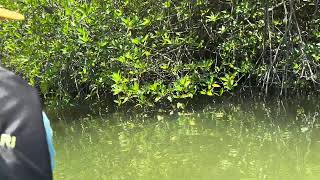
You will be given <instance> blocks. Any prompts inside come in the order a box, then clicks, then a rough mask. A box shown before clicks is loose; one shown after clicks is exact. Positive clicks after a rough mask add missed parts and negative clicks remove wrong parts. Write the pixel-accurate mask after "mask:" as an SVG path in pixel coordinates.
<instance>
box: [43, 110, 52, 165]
mask: <svg viewBox="0 0 320 180" xmlns="http://www.w3.org/2000/svg"><path fill="white" fill-rule="evenodd" d="M42 117H43V124H44V128H45V130H46V136H47V142H48V148H49V155H50V160H51V168H52V170H53V169H54V166H55V160H54V156H55V150H54V146H53V140H52V136H53V131H52V128H51V126H50V121H49V119H48V117H47V115H46V113H44V112H42Z"/></svg>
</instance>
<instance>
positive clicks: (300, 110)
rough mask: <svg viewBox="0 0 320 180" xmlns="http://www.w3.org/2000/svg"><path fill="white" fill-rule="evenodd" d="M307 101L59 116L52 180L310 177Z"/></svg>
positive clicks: (315, 162)
mask: <svg viewBox="0 0 320 180" xmlns="http://www.w3.org/2000/svg"><path fill="white" fill-rule="evenodd" d="M311 107H312V108H311ZM311 107H310V108H308V107H302V106H291V105H290V107H289V106H286V105H283V104H281V103H279V102H276V103H273V104H271V105H266V104H264V103H251V104H250V105H248V104H247V105H243V104H237V105H232V104H229V105H221V106H217V105H215V106H207V107H205V108H203V109H202V110H201V111H195V112H180V113H172V114H171V115H169V113H168V114H161V113H159V114H156V115H155V116H153V117H152V118H151V117H143V116H142V115H141V116H140V115H137V116H136V117H133V116H130V117H129V116H128V115H127V116H126V115H124V114H113V115H112V116H110V117H104V118H92V117H90V118H82V119H81V120H77V121H71V122H69V123H66V122H64V121H59V122H58V123H56V124H55V127H56V134H55V143H56V149H57V169H56V171H55V178H56V179H75V180H80V179H85V180H87V179H130V180H131V179H148V180H149V179H159V180H160V179H161V180H162V179H192V180H193V179H196V180H198V179H214V180H269V179H270V180H292V179H296V180H304V179H306V180H309V179H310V180H316V179H317V180H318V179H320V129H319V128H320V124H319V123H320V122H319V119H320V116H318V112H317V110H318V107H317V106H316V105H315V104H314V105H313V106H311ZM311 109H312V110H311Z"/></svg>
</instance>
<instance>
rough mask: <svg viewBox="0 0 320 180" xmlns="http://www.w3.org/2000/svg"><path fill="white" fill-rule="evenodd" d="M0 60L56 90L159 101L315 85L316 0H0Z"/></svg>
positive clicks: (68, 96)
mask: <svg viewBox="0 0 320 180" xmlns="http://www.w3.org/2000/svg"><path fill="white" fill-rule="evenodd" d="M1 3H2V4H1V5H3V6H5V7H6V8H9V9H19V11H20V12H22V13H24V14H25V15H26V18H27V20H26V21H24V22H12V23H1V26H0V28H1V31H0V43H1V47H2V48H1V49H0V53H1V56H2V64H4V65H5V66H6V67H8V68H10V69H13V70H15V71H16V72H18V73H20V74H21V75H23V76H24V77H25V78H26V79H28V80H29V82H30V83H31V84H33V85H36V86H38V87H39V89H41V92H42V94H43V95H44V96H46V97H48V98H52V99H56V100H57V99H60V100H64V101H65V102H68V101H69V100H74V99H75V100H83V99H91V100H101V99H105V98H109V97H110V96H111V95H112V94H113V95H114V97H116V98H115V99H116V100H115V102H116V103H118V104H119V105H122V104H125V103H128V102H131V103H135V104H137V105H141V106H146V105H153V104H154V103H155V102H162V103H165V102H172V101H174V100H175V99H184V98H190V97H194V96H195V95H200V94H203V95H207V96H215V95H218V96H219V95H222V94H223V93H224V92H233V91H235V90H236V89H240V88H241V89H245V88H246V87H258V88H259V89H260V90H262V91H263V92H265V93H267V92H268V89H270V88H273V89H278V90H280V91H279V93H280V94H283V93H285V92H286V91H287V90H297V91H301V90H308V91H316V90H317V88H318V87H319V83H320V80H319V76H320V71H319V66H320V27H319V24H320V10H319V6H320V2H319V0H303V1H302V0H299V1H296V0H254V1H252V0H250V1H249V0H216V1H213V0H166V1H155V0H145V1H141V0H131V1H129V0H54V1H51V0H24V1H22V0H21V1H19V0H15V1H12V0H3V1H1Z"/></svg>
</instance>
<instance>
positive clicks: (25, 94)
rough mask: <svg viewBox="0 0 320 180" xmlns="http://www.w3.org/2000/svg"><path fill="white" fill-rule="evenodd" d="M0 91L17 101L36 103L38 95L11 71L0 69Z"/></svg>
mask: <svg viewBox="0 0 320 180" xmlns="http://www.w3.org/2000/svg"><path fill="white" fill-rule="evenodd" d="M0 91H1V92H3V93H4V92H5V94H7V95H10V96H11V97H15V98H17V99H28V101H31V100H35V101H38V93H37V91H36V89H35V88H33V87H31V86H30V85H29V84H28V82H26V81H25V80H23V79H22V78H21V77H20V76H18V75H16V74H15V73H13V72H12V71H9V70H7V69H5V68H3V67H0Z"/></svg>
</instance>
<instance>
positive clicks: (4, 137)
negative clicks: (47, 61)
mask: <svg viewBox="0 0 320 180" xmlns="http://www.w3.org/2000/svg"><path fill="white" fill-rule="evenodd" d="M0 19H1V20H3V19H5V20H10V19H11V20H23V19H24V16H23V15H21V14H19V13H16V12H13V11H9V10H7V9H4V8H0ZM0 25H1V24H0ZM48 122H49V121H48V119H47V117H46V116H45V114H44V113H43V112H42V107H41V103H40V98H39V96H38V92H37V91H36V90H35V89H34V88H33V87H31V86H29V85H28V83H27V82H26V81H24V80H23V79H22V78H20V77H19V76H17V75H15V74H14V73H13V72H11V71H9V70H7V69H5V68H3V67H1V66H0V180H38V179H39V180H52V168H53V165H52V164H51V162H52V161H53V159H52V154H53V152H52V149H53V148H52V147H53V146H52V142H49V141H50V140H51V139H50V138H52V137H51V136H52V130H51V127H50V124H49V125H48ZM49 128H50V130H51V131H50V130H48V129H49ZM48 132H49V133H50V134H48ZM50 147H51V150H50Z"/></svg>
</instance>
